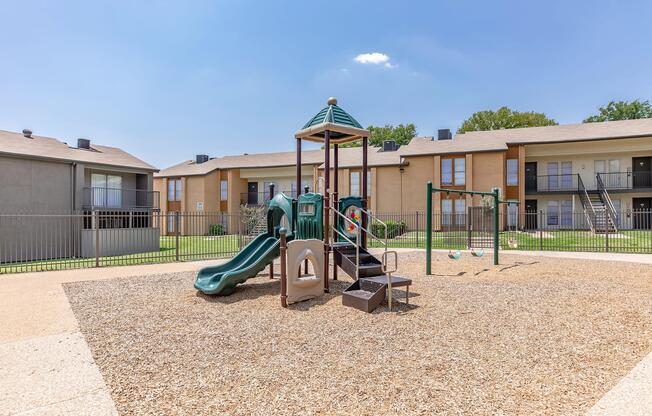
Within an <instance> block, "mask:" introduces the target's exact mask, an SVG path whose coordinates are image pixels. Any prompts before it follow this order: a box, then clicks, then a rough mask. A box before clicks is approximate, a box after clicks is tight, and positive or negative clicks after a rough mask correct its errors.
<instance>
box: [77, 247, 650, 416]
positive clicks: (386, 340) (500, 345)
mask: <svg viewBox="0 0 652 416" xmlns="http://www.w3.org/2000/svg"><path fill="white" fill-rule="evenodd" d="M487 257H488V256H485V257H483V258H479V259H478V258H472V257H471V256H468V255H467V256H463V258H462V259H461V260H459V261H453V260H449V259H448V258H447V257H446V255H445V254H444V255H441V254H434V255H433V272H434V273H436V274H437V275H436V276H426V275H425V266H424V254H423V253H409V254H401V255H400V258H399V261H400V263H399V266H400V267H399V273H398V274H399V275H402V276H406V277H411V278H412V279H413V281H414V284H413V285H412V287H411V288H410V295H411V298H410V305H409V306H408V305H400V306H398V307H395V310H396V311H394V312H391V313H390V312H388V311H387V308H386V307H381V308H379V309H377V310H376V311H375V312H374V313H372V314H366V313H364V312H360V311H357V310H354V309H350V308H346V307H344V306H342V303H341V299H340V296H341V295H340V294H341V291H342V290H343V289H344V288H345V287H346V286H347V285H348V284H349V283H350V281H351V280H350V279H349V278H348V277H346V278H342V279H343V280H340V281H337V282H332V284H331V288H332V291H331V293H330V294H327V295H324V296H323V297H321V298H319V299H316V300H312V301H307V302H303V303H300V304H295V305H292V306H290V307H289V308H288V309H283V308H281V307H280V301H279V297H278V294H279V282H278V281H277V280H273V281H271V280H269V279H268V277H267V275H264V274H262V273H261V275H260V276H258V277H257V278H255V279H251V280H249V281H248V282H247V284H246V285H242V286H241V287H239V290H237V292H236V293H235V294H234V295H232V296H229V297H209V296H204V295H201V294H198V293H197V291H195V290H194V289H193V287H192V283H193V281H194V275H193V274H191V273H180V274H164V275H151V276H141V277H133V278H124V279H114V280H102V281H93V282H80V283H70V284H66V285H65V290H66V292H67V294H68V297H69V299H70V302H71V305H72V307H73V310H74V312H75V315H76V317H77V319H78V321H79V324H80V327H81V331H82V333H83V334H84V335H85V337H86V339H87V341H88V344H89V345H90V347H91V350H92V352H93V356H94V359H95V361H96V363H97V364H98V366H99V368H100V369H101V371H102V374H103V376H104V379H105V381H106V383H107V385H108V387H109V389H110V391H111V394H112V397H113V399H114V401H115V402H116V406H117V408H118V411H119V412H120V414H125V415H132V414H133V415H145V414H185V415H200V414H206V415H218V414H233V415H249V414H255V415H277V414H278V415H325V414H329V415H330V414H355V415H371V414H392V415H411V414H423V415H431V414H474V415H476V414H510V415H512V414H527V415H530V414H546V415H574V414H583V413H584V412H586V410H588V409H589V408H590V407H591V406H592V405H593V404H594V403H595V402H596V401H597V400H598V399H599V398H600V397H601V396H602V395H603V394H604V393H605V392H607V391H608V390H609V389H610V388H611V387H613V385H615V384H616V383H617V382H618V380H619V379H620V378H621V377H623V376H624V375H625V374H627V373H628V372H629V370H630V369H631V368H632V367H633V366H634V365H636V363H637V362H638V361H639V360H640V359H641V358H643V357H644V356H645V355H646V354H647V353H648V352H649V351H650V350H651V349H652V266H650V265H638V264H628V263H616V262H597V261H581V260H570V259H552V258H543V257H541V258H539V257H524V256H516V255H511V256H510V255H503V256H502V263H503V264H502V265H501V266H493V265H492V264H491V259H490V258H487ZM510 266H511V267H510ZM276 270H277V271H278V270H279V269H278V267H277V268H276ZM340 276H343V272H341V271H340ZM403 296H404V292H403V291H402V290H396V291H395V293H394V298H395V299H398V300H402V297H403Z"/></svg>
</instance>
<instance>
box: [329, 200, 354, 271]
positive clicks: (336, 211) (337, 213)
mask: <svg viewBox="0 0 652 416" xmlns="http://www.w3.org/2000/svg"><path fill="white" fill-rule="evenodd" d="M331 211H333V213H335V215H339V216H340V217H342V218H344V220H345V221H347V222H349V223H350V224H351V225H353V227H355V236H356V240H357V241H358V242H359V241H360V237H361V236H360V226H359V225H358V224H356V223H355V222H354V221H351V220H350V219H348V218H347V217H346V215H344V214H342V213H341V212H339V211H338V210H336V209H331ZM333 223H334V224H333V230H334V231H335V232H336V233H337V235H339V236H340V237H342V238H344V239H345V240H346V241H348V242H349V243H350V244H352V245H353V246H355V278H356V280H357V279H359V278H360V245H359V244H356V243H354V242H353V241H351V239H349V238H348V237H347V236H346V235H344V234H343V233H341V232H340V231H339V230H338V229H337V224H335V221H333ZM328 235H329V236H331V235H332V234H331V233H330V232H329V233H328ZM329 238H332V237H329ZM331 245H332V243H331Z"/></svg>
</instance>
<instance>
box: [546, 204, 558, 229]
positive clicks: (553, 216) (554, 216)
mask: <svg viewBox="0 0 652 416" xmlns="http://www.w3.org/2000/svg"><path fill="white" fill-rule="evenodd" d="M548 225H559V202H557V201H548Z"/></svg>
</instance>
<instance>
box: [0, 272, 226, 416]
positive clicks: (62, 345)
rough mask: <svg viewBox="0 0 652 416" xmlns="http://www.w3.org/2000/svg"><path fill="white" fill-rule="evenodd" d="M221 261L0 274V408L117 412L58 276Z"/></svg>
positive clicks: (7, 411) (100, 275)
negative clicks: (0, 318) (0, 300)
mask: <svg viewBox="0 0 652 416" xmlns="http://www.w3.org/2000/svg"><path fill="white" fill-rule="evenodd" d="M224 261H225V260H212V261H202V262H188V263H169V264H153V265H143V266H123V267H107V268H97V269H81V270H61V271H52V272H37V273H22V274H12V275H3V276H0V298H1V299H2V302H0V317H2V320H1V321H0V415H53V414H56V415H117V411H116V409H115V406H114V404H113V400H112V399H111V395H110V393H109V391H108V389H107V387H106V385H105V384H104V380H103V379H102V375H101V373H100V371H99V369H98V368H97V366H96V365H95V362H94V360H93V357H92V354H91V351H90V349H89V347H88V345H87V343H86V340H85V339H84V336H83V335H82V334H81V332H79V325H78V323H77V320H76V319H75V315H74V314H73V311H72V309H71V308H70V304H69V303H68V298H67V297H66V294H65V292H64V290H63V287H62V283H66V282H78V281H86V280H100V279H112V278H117V277H128V276H140V275H145V274H157V273H171V272H184V271H196V270H198V269H200V268H201V267H204V266H206V265H214V264H219V263H221V262H224Z"/></svg>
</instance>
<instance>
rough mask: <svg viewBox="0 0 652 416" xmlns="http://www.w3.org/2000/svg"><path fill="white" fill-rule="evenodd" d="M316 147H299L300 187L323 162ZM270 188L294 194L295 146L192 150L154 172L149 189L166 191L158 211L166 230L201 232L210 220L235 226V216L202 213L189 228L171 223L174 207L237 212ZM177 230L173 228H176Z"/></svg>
mask: <svg viewBox="0 0 652 416" xmlns="http://www.w3.org/2000/svg"><path fill="white" fill-rule="evenodd" d="M321 153H322V152H321V151H319V150H314V151H304V152H302V156H303V160H302V162H303V163H302V166H303V167H302V169H303V172H302V187H305V186H308V187H309V188H310V189H313V187H314V177H315V173H314V171H315V169H316V167H317V166H318V165H319V164H320V163H322V158H323V156H322V154H321ZM271 184H274V193H278V192H284V193H285V194H286V195H296V193H297V190H296V154H295V152H277V153H258V154H244V155H239V156H225V157H219V158H209V157H208V156H207V155H197V156H196V158H195V160H187V161H184V162H181V163H179V164H177V165H174V166H171V167H169V168H167V169H163V170H161V171H160V172H158V173H156V174H155V175H154V189H155V190H157V191H158V192H160V193H162V194H163V195H165V198H164V201H163V204H162V206H161V211H162V212H163V213H164V214H166V232H167V233H168V234H172V233H175V232H176V231H178V232H181V233H190V232H202V230H204V229H206V228H207V227H209V226H210V223H211V222H215V221H218V220H217V218H220V220H219V221H226V222H225V223H224V224H223V225H224V226H227V227H230V228H234V227H235V225H234V221H231V220H230V219H226V220H223V219H221V218H222V217H215V219H212V218H207V219H206V222H202V223H197V224H195V225H193V229H192V230H191V229H190V224H189V223H185V224H178V225H175V222H174V213H175V212H204V213H224V214H237V213H239V212H240V206H242V205H254V206H256V205H261V204H264V202H265V201H266V200H268V199H270V198H271V195H270V194H269V190H270V185H271ZM175 230H176V231H175Z"/></svg>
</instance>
